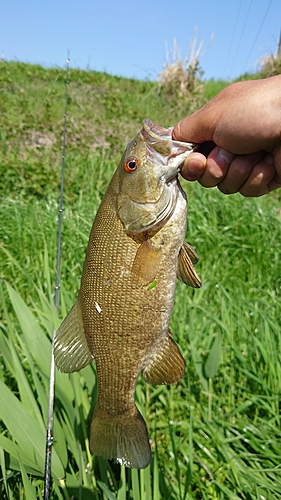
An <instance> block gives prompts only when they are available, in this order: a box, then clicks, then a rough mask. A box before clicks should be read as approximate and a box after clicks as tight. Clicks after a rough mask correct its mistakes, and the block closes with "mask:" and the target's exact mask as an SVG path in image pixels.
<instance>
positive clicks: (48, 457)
mask: <svg viewBox="0 0 281 500" xmlns="http://www.w3.org/2000/svg"><path fill="white" fill-rule="evenodd" d="M69 63H70V59H69V54H68V57H67V61H66V78H65V103H64V124H63V138H62V159H61V183H60V199H59V215H58V240H57V256H56V282H55V293H54V304H55V308H56V311H57V312H58V310H59V290H60V255H61V236H62V213H63V189H64V165H65V157H66V118H67V103H68V85H69ZM54 333H55V329H53V335H52V344H53V340H54ZM54 395H55V361H54V354H53V349H52V355H51V366H50V387H49V407H48V423H47V435H46V452H45V475H44V500H49V498H50V487H51V457H52V445H53V415H54Z"/></svg>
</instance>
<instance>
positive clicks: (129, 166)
mask: <svg viewBox="0 0 281 500" xmlns="http://www.w3.org/2000/svg"><path fill="white" fill-rule="evenodd" d="M138 164H139V161H138V160H137V159H136V158H129V159H128V160H127V161H126V163H125V165H124V168H125V170H126V172H133V171H134V170H136V169H137V167H138Z"/></svg>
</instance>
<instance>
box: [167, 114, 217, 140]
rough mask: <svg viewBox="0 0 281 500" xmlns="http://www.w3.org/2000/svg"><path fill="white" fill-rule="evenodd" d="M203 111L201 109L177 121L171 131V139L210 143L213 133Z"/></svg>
mask: <svg viewBox="0 0 281 500" xmlns="http://www.w3.org/2000/svg"><path fill="white" fill-rule="evenodd" d="M205 114H206V113H205V109H204V108H201V109H199V110H198V111H196V112H195V113H193V114H192V115H190V116H187V117H186V118H184V119H183V120H181V121H179V122H178V123H177V124H176V125H175V126H174V130H173V139H175V140H176V141H182V142H194V143H197V144H200V143H202V142H207V141H212V140H213V133H212V131H211V130H210V127H209V126H207V125H206V124H207V123H210V121H209V120H207V119H206V117H205V118H204V115H205Z"/></svg>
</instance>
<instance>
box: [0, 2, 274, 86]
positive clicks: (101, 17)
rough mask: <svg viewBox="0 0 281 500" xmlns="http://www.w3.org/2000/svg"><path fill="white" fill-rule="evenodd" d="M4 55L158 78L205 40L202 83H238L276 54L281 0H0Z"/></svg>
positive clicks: (0, 42) (0, 45)
mask: <svg viewBox="0 0 281 500" xmlns="http://www.w3.org/2000/svg"><path fill="white" fill-rule="evenodd" d="M0 20H1V28H0V55H2V58H5V59H7V60H19V61H24V62H30V63H39V64H42V65H44V66H61V67H62V66H65V61H66V58H67V53H68V50H69V51H70V59H71V66H72V67H80V68H87V67H88V68H90V69H93V70H97V71H106V72H108V73H111V74H115V75H121V76H127V77H135V78H140V79H145V78H150V79H157V76H158V74H159V73H160V72H161V70H162V68H163V64H164V63H165V61H166V47H165V44H166V45H167V46H168V49H169V56H170V60H172V52H173V51H172V49H173V41H174V39H176V41H177V46H178V47H179V48H180V51H181V57H182V59H184V58H185V56H186V55H187V54H189V53H190V49H191V43H192V40H193V38H194V29H195V27H196V26H197V29H198V33H197V40H198V41H197V47H198V46H199V44H200V42H201V41H202V40H204V44H203V49H202V51H201V55H200V57H199V59H200V65H201V67H202V69H203V71H204V76H205V78H225V79H233V78H235V77H237V76H239V75H240V74H242V73H244V72H245V71H255V69H256V68H257V65H258V64H259V63H260V61H261V58H262V57H263V56H264V55H267V54H270V53H276V50H277V44H278V40H279V34H280V28H281V22H280V21H281V3H280V0H162V1H161V0H101V1H97V0H1V2H0Z"/></svg>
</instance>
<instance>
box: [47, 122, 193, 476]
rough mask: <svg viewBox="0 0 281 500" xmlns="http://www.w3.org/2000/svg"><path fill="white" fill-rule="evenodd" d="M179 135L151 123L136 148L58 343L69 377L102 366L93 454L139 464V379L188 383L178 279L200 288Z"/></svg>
mask: <svg viewBox="0 0 281 500" xmlns="http://www.w3.org/2000/svg"><path fill="white" fill-rule="evenodd" d="M171 134H172V129H163V128H162V127H159V126H157V125H155V124H153V122H151V121H150V120H148V119H146V120H144V122H143V128H142V130H141V131H140V133H139V134H138V135H137V136H136V138H134V139H133V141H131V143H130V144H129V145H128V147H127V149H126V151H125V153H124V155H123V157H122V159H121V161H120V164H119V166H118V168H117V170H116V172H115V174H114V176H113V178H112V180H111V182H110V184H109V186H108V188H107V191H106V193H105V195H104V197H103V200H102V202H101V205H100V207H99V210H98V212H97V215H96V218H95V221H94V223H93V227H92V230H91V234H90V238H89V243H88V248H87V252H86V259H85V263H84V269H83V274H82V280H81V288H80V291H79V294H78V300H77V302H76V303H75V305H74V306H73V308H72V310H71V311H70V313H69V314H68V316H67V317H66V318H65V320H64V321H63V323H62V325H61V326H60V328H59V329H58V331H57V333H56V335H55V339H54V355H55V361H56V364H57V366H58V368H59V369H60V370H61V371H64V372H72V371H77V370H80V369H81V368H83V367H84V366H86V365H87V364H89V363H90V362H92V361H93V359H95V362H96V370H97V378H98V399H97V404H96V407H95V410H94V414H93V419H92V423H91V430H90V449H91V452H92V453H93V454H96V455H100V456H102V457H104V458H108V459H116V460H118V461H119V462H120V463H124V464H125V465H126V466H128V467H136V468H144V467H146V466H147V465H148V464H149V462H150V459H151V452H150V446H149V440H148V435H147V429H146V425H145V422H144V420H143V418H142V416H141V415H140V413H139V412H138V410H137V408H136V406H135V403H134V391H135V385H136V381H137V378H138V376H139V374H140V373H141V372H143V376H144V378H145V380H146V381H147V382H149V383H153V384H158V383H175V382H177V381H178V380H180V378H181V377H182V375H183V372H184V367H185V363H184V360H183V358H182V356H181V354H180V352H179V349H178V347H177V345H176V343H175V342H174V341H173V340H172V337H171V335H170V332H169V320H170V316H171V313H172V308H173V303H174V294H175V285H176V278H177V276H178V277H179V278H180V279H182V280H183V281H184V282H185V283H187V284H188V285H191V286H194V287H199V286H201V282H200V279H199V278H198V276H197V274H196V272H195V270H194V267H193V264H194V263H195V262H196V261H197V260H198V258H197V255H196V253H195V251H194V250H193V249H192V247H190V246H189V245H188V244H186V243H185V242H184V237H185V232H186V222H187V203H186V197H185V194H184V192H183V191H182V189H181V187H180V184H179V181H178V179H177V173H178V172H179V169H180V166H181V164H182V163H183V161H184V159H185V158H186V156H187V155H188V154H189V153H190V152H191V151H192V147H191V145H190V144H188V143H179V142H177V141H172V139H171Z"/></svg>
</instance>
